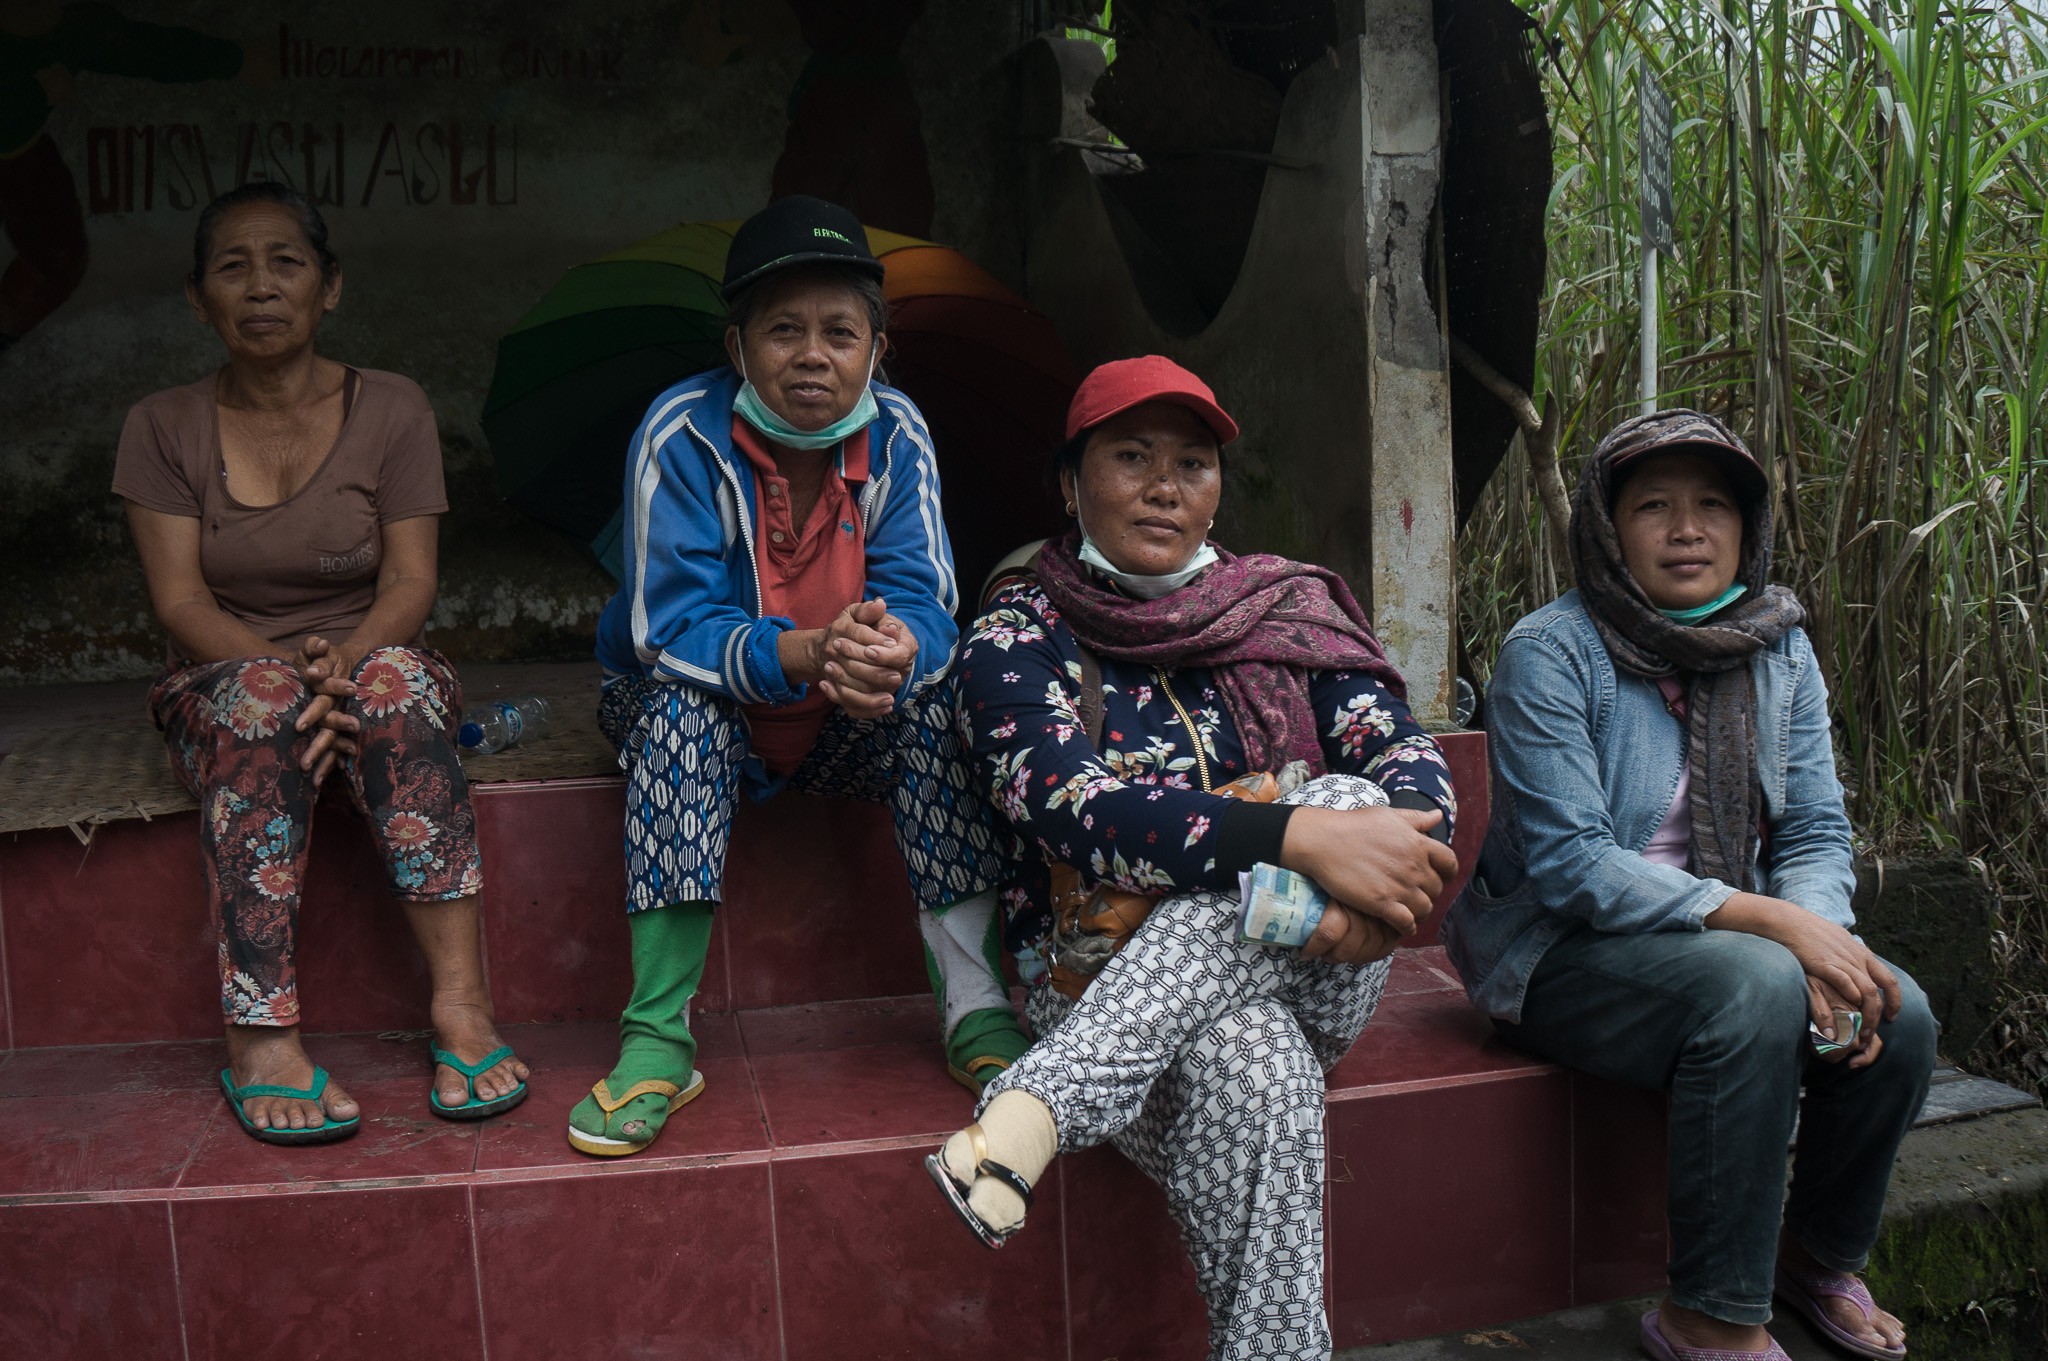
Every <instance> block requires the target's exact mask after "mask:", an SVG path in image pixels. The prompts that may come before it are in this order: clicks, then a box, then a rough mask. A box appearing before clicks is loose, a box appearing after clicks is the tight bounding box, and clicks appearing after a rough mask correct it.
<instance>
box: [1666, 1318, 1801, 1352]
mask: <svg viewBox="0 0 2048 1361" xmlns="http://www.w3.org/2000/svg"><path fill="white" fill-rule="evenodd" d="M1765 1336H1767V1337H1768V1336H1769V1334H1765ZM1639 1341H1641V1343H1642V1346H1643V1350H1644V1351H1645V1352H1647V1353H1649V1355H1650V1356H1652V1357H1654V1358H1655V1361H1792V1358H1791V1357H1789V1356H1787V1355H1785V1349H1784V1348H1783V1347H1780V1346H1779V1345H1778V1339H1776V1338H1775V1337H1773V1338H1771V1345H1770V1347H1769V1348H1768V1349H1766V1350H1764V1351H1760V1352H1726V1351H1722V1350H1720V1349H1719V1348H1717V1347H1681V1346H1679V1345H1678V1344H1677V1343H1676V1342H1673V1341H1672V1340H1671V1339H1670V1338H1668V1337H1666V1336H1664V1325H1663V1324H1661V1323H1659V1322H1658V1321H1657V1311H1656V1310H1655V1309H1652V1310H1651V1311H1650V1312H1649V1313H1647V1314H1644V1315H1643V1327H1642V1335H1641V1337H1640V1339H1639Z"/></svg>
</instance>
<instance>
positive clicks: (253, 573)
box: [114, 369, 448, 664]
mask: <svg viewBox="0 0 2048 1361" xmlns="http://www.w3.org/2000/svg"><path fill="white" fill-rule="evenodd" d="M353 372H354V373H355V374H356V376H357V378H358V382H357V383H356V384H355V385H354V386H355V388H356V392H355V398H354V400H353V402H351V403H350V404H349V408H348V411H347V414H346V415H344V416H343V417H342V423H341V434H340V435H339V436H337V437H336V439H335V441H334V448H333V449H331V450H329V451H328V454H327V458H326V461H325V462H323V463H321V465H320V467H319V468H318V469H317V470H316V471H315V472H314V473H313V475H312V477H310V478H308V479H307V480H306V485H304V486H303V487H300V488H299V490H298V491H297V492H296V493H294V494H293V495H292V496H291V497H290V498H288V499H286V500H284V501H280V502H278V503H277V504H276V505H274V506H245V505H243V504H242V503H241V502H239V501H237V500H235V498H234V497H232V496H230V495H229V494H228V484H227V469H226V467H225V465H223V463H222V462H221V453H220V418H219V413H218V410H217V409H216V407H215V404H214V393H215V375H213V374H208V375H207V376H206V377H205V378H203V379H201V380H200V381H198V382H196V383H192V384H190V385H188V386H186V387H176V388H166V389H165V390H164V391H162V392H158V393H152V394H151V395H150V396H148V397H145V398H143V399H142V400H141V401H139V402H137V403H136V404H135V407H134V409H133V410H131V411H130V412H129V413H128V423H127V424H126V425H125V426H123V427H122V428H121V447H120V450H119V452H118V453H117V454H116V455H115V457H114V494H115V495H117V496H120V497H123V498H125V499H126V500H129V501H133V502H134V503H135V504H136V505H138V506H146V507H148V508H149V509H151V510H155V511H162V512H163V513H165V514H167V515H190V516H193V517H194V518H196V519H197V520H198V521H199V522H200V523H199V570H200V573H201V574H202V575H203V576H204V577H205V578H206V585H207V589H209V590H211V591H212V592H213V598H214V599H215V600H216V601H218V602H220V607H221V608H222V609H223V610H225V611H227V612H228V613H229V614H230V615H233V616H234V617H235V618H236V619H239V620H241V621H242V622H243V623H244V624H247V625H248V626H249V627H250V628H251V629H254V630H255V631H256V632H257V633H259V634H261V635H262V636H263V637H265V638H267V639H269V640H270V641H271V642H273V643H275V644H276V645H277V646H278V647H279V648H280V649H283V650H285V651H291V650H295V649H297V648H298V647H299V646H300V645H301V644H302V643H303V642H304V641H305V638H306V636H307V635H308V634H314V633H317V634H320V635H321V636H323V637H325V638H327V639H328V640H329V641H330V642H340V641H341V640H342V639H343V638H346V637H347V636H348V635H349V633H350V631H351V630H353V629H354V628H355V626H356V625H357V624H359V623H361V622H362V619H363V616H364V615H365V614H367V613H369V610H370V605H371V602H372V601H374V600H375V599H376V595H377V570H378V568H379V567H380V566H381V565H382V562H383V556H384V553H383V548H384V540H383V534H382V532H381V531H382V529H383V526H385V525H388V524H390V523H392V522H393V521H395V520H408V519H411V518H413V517H414V516H417V515H439V514H441V513H442V512H443V511H445V510H447V509H448V496H447V492H446V491H445V489H444V488H443V486H442V482H441V439H440V435H439V433H438V432H437V431H436V430H435V427H434V408H433V407H432V406H431V405H429V404H428V402H427V395H426V394H425V393H424V392H422V391H420V388H419V385H418V384H417V383H415V382H413V381H412V380H411V379H409V378H401V377H400V376H399V375H397V374H395V373H384V372H381V371H380V370H377V369H357V370H353ZM171 660H172V662H173V663H174V664H175V663H176V662H177V661H178V660H179V658H178V656H177V648H176V645H175V644H173V646H172V655H171Z"/></svg>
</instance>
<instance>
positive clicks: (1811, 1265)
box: [1778, 1233, 1906, 1351]
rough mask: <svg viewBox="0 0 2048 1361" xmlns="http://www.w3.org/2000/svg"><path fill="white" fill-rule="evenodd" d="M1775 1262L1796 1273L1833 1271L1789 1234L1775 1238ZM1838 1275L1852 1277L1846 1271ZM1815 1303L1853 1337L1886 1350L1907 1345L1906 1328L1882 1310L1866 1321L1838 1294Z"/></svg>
mask: <svg viewBox="0 0 2048 1361" xmlns="http://www.w3.org/2000/svg"><path fill="white" fill-rule="evenodd" d="M1778 1260H1779V1261H1781V1262H1783V1263H1784V1264H1785V1265H1786V1266H1789V1267H1791V1268H1793V1269H1794V1270H1796V1271H1829V1272H1832V1271H1834V1268H1833V1267H1831V1266H1825V1265H1823V1264H1821V1263H1819V1262H1816V1261H1814V1260H1813V1254H1811V1253H1809V1252H1808V1251H1807V1250H1806V1249H1805V1248H1803V1247H1801V1246H1800V1244H1799V1240H1798V1239H1796V1238H1794V1237H1793V1236H1792V1235H1791V1234H1789V1233H1787V1234H1783V1235H1780V1237H1779V1239H1778ZM1839 1274H1841V1275H1844V1276H1849V1275H1853V1273H1851V1272H1846V1271H1845V1272H1841V1273H1839ZM1814 1301H1815V1303H1817V1304H1819V1305H1820V1308H1821V1311H1822V1312H1823V1313H1825V1314H1826V1315H1827V1316H1828V1318H1829V1320H1830V1321H1832V1322H1833V1323H1834V1325H1835V1326H1836V1327H1837V1328H1840V1329H1841V1330H1842V1331H1843V1332H1845V1333H1847V1334H1848V1335H1849V1336H1851V1337H1853V1338H1856V1339H1858V1340H1860V1341H1863V1342H1868V1343H1869V1344H1870V1345H1871V1346H1873V1347H1883V1348H1885V1349H1886V1350H1887V1351H1891V1350H1896V1349H1897V1348H1900V1347H1903V1346H1905V1345H1906V1325H1905V1324H1903V1323H1901V1322H1899V1321H1898V1319H1897V1318H1895V1317H1894V1316H1892V1315H1891V1314H1888V1313H1886V1312H1885V1311H1884V1310H1883V1309H1879V1310H1878V1311H1877V1312H1876V1313H1875V1314H1872V1315H1871V1316H1870V1317H1869V1318H1865V1317H1864V1316H1863V1310H1862V1309H1861V1308H1860V1307H1859V1306H1858V1305H1857V1303H1856V1301H1854V1300H1845V1299H1843V1298H1841V1297H1840V1296H1838V1295H1815V1296H1814Z"/></svg>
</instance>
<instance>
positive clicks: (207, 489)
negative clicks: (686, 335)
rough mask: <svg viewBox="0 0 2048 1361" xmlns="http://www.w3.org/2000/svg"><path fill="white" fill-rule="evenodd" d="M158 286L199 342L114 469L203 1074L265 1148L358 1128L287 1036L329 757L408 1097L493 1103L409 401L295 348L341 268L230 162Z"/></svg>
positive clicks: (437, 476)
mask: <svg viewBox="0 0 2048 1361" xmlns="http://www.w3.org/2000/svg"><path fill="white" fill-rule="evenodd" d="M185 295H186V297H187V298H188V299H189V300H190V302H191V304H192V309H193V311H194V312H195V313H197V314H198V316H199V318H200V319H201V320H202V321H204V322H206V324H207V325H209V326H211V327H212V328H213V329H214V331H215V333H217V334H218V335H219V336H220V338H221V341H222V343H223V344H225V345H226V346H227V364H226V365H225V366H224V367H222V368H221V369H220V370H219V371H217V372H216V373H213V374H210V375H208V376H207V377H206V378H204V379H201V380H200V381H199V382H197V383H194V384H192V385H190V386H188V387H180V388H170V389H167V390H165V391H163V392H159V393H156V394H154V395H152V396H150V397H146V398H144V399H143V400H142V401H141V402H139V403H137V404H136V406H135V409H134V410H133V411H131V412H130V413H129V415H128V423H127V426H126V427H125V428H124V429H123V430H122V432H121V447H120V453H119V455H118V457H117V459H116V464H115V473H114V490H115V492H116V493H118V494H119V495H120V496H121V497H122V498H123V499H125V500H126V501H127V503H128V523H129V527H130V529H131V530H132V531H133V532H134V535H135V544H136V548H137V550H138V551H139V552H140V553H141V556H142V569H143V573H144V575H145V576H146V577H147V578H148V580H149V594H150V600H151V603H152V604H153V605H154V606H155V608H156V615H157V618H158V619H159V620H160V621H161V622H162V623H163V626H164V628H165V629H166V630H167V631H168V632H169V634H170V658H169V668H168V669H167V670H166V671H165V673H164V675H163V676H162V677H161V678H160V679H159V680H158V681H157V683H156V686H155V687H154V688H153V689H152V690H151V692H150V697H149V706H150V714H151V716H152V717H153V718H154V719H155V720H156V724H157V726H158V727H159V728H161V729H163V731H164V734H165V737H166V739H167V740H168V742H169V744H170V749H171V764H172V767H173V769H174V770H175V771H176V773H177V775H178V778H179V779H180V780H181V781H182V782H183V783H184V784H185V785H186V786H187V787H188V788H189V789H191V790H192V792H193V794H194V795H196V796H197V797H198V799H199V828H200V842H201V847H202V851H203V856H204V863H205V872H206V882H207V889H208V891H209V893H210V895H211V897H212V899H213V903H214V907H215V909H216V912H217V914H218V921H219V926H220V935H219V940H220V973H221V1006H222V1010H223V1011H224V1013H225V1015H226V1019H227V1036H228V1065H229V1066H228V1068H227V1069H225V1070H224V1071H223V1072H222V1073H221V1085H222V1088H223V1089H224V1091H225V1092H226V1094H227V1098H228V1101H229V1103H230V1104H231V1105H232V1106H233V1107H234V1109H235V1112H236V1114H237V1115H238V1116H239V1117H240V1119H241V1121H242V1124H243V1126H244V1127H245V1128H246V1129H248V1131H249V1132H250V1133H251V1134H253V1135H255V1136H256V1137H257V1138H259V1139H263V1140H266V1141H268V1142H271V1143H316V1142H321V1141H324V1140H327V1139H335V1138H340V1137H343V1136H345V1135H347V1134H350V1133H353V1132H354V1130H355V1129H356V1128H357V1125H358V1123H359V1117H360V1111H359V1109H358V1107H357V1105H356V1103H355V1102H354V1101H353V1100H351V1099H350V1098H349V1096H348V1094H347V1093H345V1092H344V1091H342V1089H341V1088H340V1087H339V1086H337V1085H335V1084H333V1083H331V1082H329V1081H328V1080H327V1074H326V1071H325V1070H324V1069H321V1068H318V1067H316V1066H315V1065H314V1064H313V1062H312V1060H311V1059H309V1058H307V1056H306V1053H305V1050H304V1049H303V1048H301V1046H300V1044H299V1034H298V1020H299V1000H298V992H297V986H296V981H295V972H296V970H295V962H294V942H293V935H294V928H295V926H296V922H297V917H298V906H299V893H300V888H301V885H302V883H303V877H304V873H305V866H306V847H307V834H308V829H309V826H310V822H311V817H312V811H313V800H314V795H315V793H316V792H317V790H318V788H319V786H320V784H321V782H322V781H323V780H325V779H326V777H327V776H328V775H329V774H330V773H332V772H337V771H338V772H339V773H340V774H341V776H342V778H343V779H344V780H345V781H346V782H347V784H348V788H349V792H350V794H351V796H352V797H353V800H354V802H355V804H356V806H357V807H358V808H359V809H361V810H362V811H363V812H364V813H365V814H366V816H367V817H368V820H369V824H370V829H371V833H372V835H373V836H374V837H375V839H376V842H377V845H378V848H379V850H380V851H382V853H383V856H384V860H385V863H386V866H387V868H388V869H389V871H390V875H391V886H392V895H393V896H394V897H395V898H397V899H399V900H400V901H401V902H402V903H403V904H404V906H405V910H406V914H407V916H408V917H409V918H410V920H411V923H412V928H413V933H414V934H415V935H416V936H417V937H418V938H419V942H420V948H421V949H422V950H423V951H424V952H425V953H426V956H427V963H428V966H429V969H430V971H431V973H432V975H433V984H434V998H433V1022H434V1035H435V1038H434V1057H435V1059H436V1061H437V1062H438V1065H439V1066H438V1067H437V1069H436V1072H435V1078H434V1086H433V1090H432V1092H431V1093H430V1096H429V1104H430V1105H431V1106H432V1107H433V1109H434V1111H435V1112H436V1113H437V1114H440V1115H445V1116H449V1117H451V1118H458V1119H468V1118H475V1117H477V1116H482V1115H491V1114H495V1113H497V1112H498V1111H501V1110H506V1109H509V1108H510V1107H511V1106H513V1105H516V1104H517V1103H518V1102H519V1101H520V1100H522V1099H523V1098H524V1097H525V1095H526V1084H525V1078H526V1076H527V1070H526V1065H525V1064H523V1063H521V1062H520V1061H519V1060H518V1059H516V1058H514V1057H513V1056H512V1051H511V1049H509V1048H507V1047H506V1046H504V1045H502V1044H501V1043H500V1042H499V1039H498V1034H497V1031H496V1029H495V1028H494V1026H493V1024H492V1013H491V1000H490V994H489V991H488V989H487V987H486V985H485V982H484V976H483V966H482V961H481V958H480V956H479V953H478V949H477V909H476V895H477V891H478V889H479V888H480V887H481V885H482V875H481V871H480V865H479V859H478V855H477V844H476V826H475V819H474V816H473V815H472V813H471V809H470V802H469V794H468V788H467V786H466V785H465V784H464V782H463V778H462V767H461V766H460V765H459V764H458V763H457V761H456V758H455V751H454V747H453V744H452V741H451V738H452V735H453V733H454V731H455V727H456V724H457V722H458V715H459V713H460V710H461V704H462V692H461V688H460V686H459V685H458V684H457V682H456V678H455V673H454V671H453V670H452V669H451V668H450V667H449V665H448V662H447V659H445V658H444V657H442V656H441V655H440V654H439V653H437V652H435V651H433V650H432V649H431V648H427V647H425V646H423V645H422V644H421V632H422V630H423V629H424V627H425V625H426V621H427V614H428V611H429V610H431V609H432V608H433V604H434V591H435V588H436V565H435V534H436V529H437V521H436V518H435V517H437V516H438V515H440V514H441V513H442V512H443V511H445V510H447V508H448V503H447V499H446V497H445V495H444V493H443V491H442V484H441V445H440V439H439V436H438V435H437V434H436V432H435V428H434V413H433V409H432V408H431V407H430V406H429V405H428V404H427V399H426V396H425V394H424V393H422V392H421V391H420V390H419V388H418V387H417V386H416V385H414V384H413V383H412V382H410V381H409V380H407V379H404V378H401V377H399V376H398V375H396V374H391V373H380V372H378V371H376V370H373V369H355V368H350V367H348V366H347V365H344V364H340V363H337V362H335V361H334V360H332V359H327V358H324V357H322V356H320V355H318V354H316V353H315V352H314V345H313V342H314V335H315V333H316V332H317V331H318V329H319V326H320V322H321V320H322V319H323V318H324V317H325V316H326V315H327V313H329V312H330V311H332V310H333V309H334V306H335V304H336V303H337V302H338V301H339V300H340V297H341V266H340V264H339V262H338V261H336V259H335V258H334V255H333V254H332V252H330V251H329V250H328V248H327V225H326V223H325V222H323V221H322V220H321V218H320V214H319V212H318V210H316V209H315V208H314V207H313V206H312V205H311V204H309V203H308V202H307V201H306V200H305V198H303V197H302V196H300V195H299V194H296V193H294V192H292V191H290V190H288V189H284V188H281V187H279V186H277V185H273V184H264V183H257V184H249V185H245V186H243V187H242V188H240V189H236V190H233V191H231V192H230V193H228V194H225V195H223V196H222V197H221V198H219V199H217V200H215V201H214V203H213V204H212V205H211V206H209V207H208V208H207V209H206V211H205V212H204V213H203V214H201V216H200V219H199V232H198V238H197V240H196V241H195V243H194V246H193V270H192V276H191V278H190V279H188V280H187V281H186V285H185Z"/></svg>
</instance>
